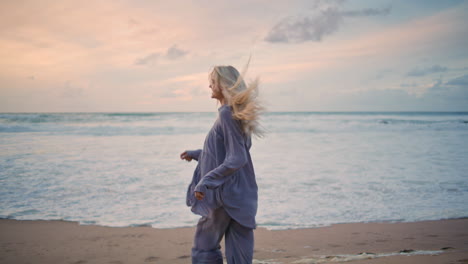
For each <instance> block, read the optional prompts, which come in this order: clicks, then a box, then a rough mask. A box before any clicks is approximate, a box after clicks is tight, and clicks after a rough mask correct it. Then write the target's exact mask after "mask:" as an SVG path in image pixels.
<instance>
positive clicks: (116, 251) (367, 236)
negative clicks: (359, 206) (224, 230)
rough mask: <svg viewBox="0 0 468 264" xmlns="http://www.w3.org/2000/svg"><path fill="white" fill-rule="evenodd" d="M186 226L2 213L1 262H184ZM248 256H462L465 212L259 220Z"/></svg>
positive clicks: (321, 259) (421, 259) (259, 259)
mask: <svg viewBox="0 0 468 264" xmlns="http://www.w3.org/2000/svg"><path fill="white" fill-rule="evenodd" d="M194 224H195V223H194ZM193 234H194V228H176V229H155V228H151V227H121V228H119V227H102V226H93V225H79V224H78V223H75V222H67V221H24V220H23V221H18V220H12V219H1V220H0V244H1V248H0V263H44V264H45V263H47V264H52V263H69V264H88V263H90V264H91V263H106V264H121V263H132V264H133V263H174V264H177V263H190V262H191V260H190V249H191V246H192V237H193ZM223 244H224V242H223ZM223 244H222V245H223ZM401 250H406V252H407V253H400V251H401ZM411 250H415V251H411ZM359 253H365V254H359ZM419 254H422V255H419ZM254 258H255V260H254V263H342V262H346V263H369V264H371V263H425V264H430V263H438V264H439V263H453V264H458V263H468V219H452V220H439V221H423V222H413V223H353V224H337V225H332V226H328V227H320V228H310V229H296V230H283V231H269V230H266V229H264V228H258V229H257V230H255V255H254Z"/></svg>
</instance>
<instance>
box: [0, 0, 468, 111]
mask: <svg viewBox="0 0 468 264" xmlns="http://www.w3.org/2000/svg"><path fill="white" fill-rule="evenodd" d="M467 47H468V1H440V0H436V1H427V0H411V1H408V0H395V1H391V0H378V1H376V0H367V1H366V0H355V1H353V0H349V1H312V0H303V1H295V0H292V1H279V0H278V1H272V0H253V1H232V0H230V1H208V0H199V1H196V0H193V1H188V0H187V1H182V0H171V1H150V0H134V1H130V0H128V1H123V0H114V1H111V0H108V1H100V0H98V1H62V0H61V1H49V0H40V1H39V0H36V1H23V0H2V1H1V2H0V112H166V111H171V112H173V111H176V112H192V111H216V109H217V104H216V102H215V101H214V100H213V99H211V98H210V94H211V93H210V90H209V88H208V73H209V72H210V70H211V69H212V67H213V66H215V65H233V66H235V67H236V68H238V69H239V70H241V69H243V68H244V66H245V64H246V63H247V61H248V58H249V56H250V55H251V62H250V65H249V68H248V72H247V76H246V79H247V80H251V79H253V78H255V77H256V76H259V77H260V80H261V86H260V89H261V90H260V95H261V98H262V100H263V101H264V103H265V104H266V106H267V108H268V110H269V111H468V48H467Z"/></svg>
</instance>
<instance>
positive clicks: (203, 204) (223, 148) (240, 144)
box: [187, 105, 258, 228]
mask: <svg viewBox="0 0 468 264" xmlns="http://www.w3.org/2000/svg"><path fill="white" fill-rule="evenodd" d="M218 112H219V115H218V119H217V120H216V121H215V123H214V124H213V127H212V128H211V130H210V131H209V132H208V135H207V136H206V138H205V143H204V145H203V149H199V150H192V151H188V154H189V155H190V156H191V157H193V158H194V159H195V160H197V161H198V164H197V167H196V168H195V171H194V174H193V178H192V182H191V183H190V185H189V187H188V190H187V206H191V207H192V212H194V213H196V214H199V215H202V216H208V214H209V213H210V211H212V210H214V209H216V208H218V207H221V206H222V207H224V209H225V210H226V212H227V213H228V214H229V216H231V218H233V219H234V220H235V221H237V222H238V223H239V224H241V225H243V226H245V227H248V228H255V227H256V224H255V215H256V214H257V200H258V194H257V193H258V187H257V182H256V180H255V173H254V168H253V164H252V159H251V157H250V152H249V151H250V147H251V146H252V140H251V137H250V136H249V135H245V133H243V131H242V129H241V123H240V122H241V121H240V120H235V119H234V118H233V117H232V109H231V107H230V106H228V105H223V106H221V107H220V108H219V109H218ZM195 191H198V192H203V193H204V194H205V197H204V198H203V200H202V201H198V200H197V199H196V198H195V196H194V192H195Z"/></svg>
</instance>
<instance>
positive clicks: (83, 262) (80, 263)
mask: <svg viewBox="0 0 468 264" xmlns="http://www.w3.org/2000/svg"><path fill="white" fill-rule="evenodd" d="M85 263H88V261H86V260H78V261H75V262H73V264H85Z"/></svg>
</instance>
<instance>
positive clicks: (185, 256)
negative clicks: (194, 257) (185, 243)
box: [177, 255, 190, 259]
mask: <svg viewBox="0 0 468 264" xmlns="http://www.w3.org/2000/svg"><path fill="white" fill-rule="evenodd" d="M177 258H178V259H186V258H190V256H187V255H183V256H178V257H177Z"/></svg>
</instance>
